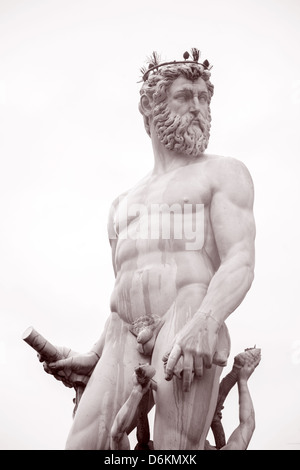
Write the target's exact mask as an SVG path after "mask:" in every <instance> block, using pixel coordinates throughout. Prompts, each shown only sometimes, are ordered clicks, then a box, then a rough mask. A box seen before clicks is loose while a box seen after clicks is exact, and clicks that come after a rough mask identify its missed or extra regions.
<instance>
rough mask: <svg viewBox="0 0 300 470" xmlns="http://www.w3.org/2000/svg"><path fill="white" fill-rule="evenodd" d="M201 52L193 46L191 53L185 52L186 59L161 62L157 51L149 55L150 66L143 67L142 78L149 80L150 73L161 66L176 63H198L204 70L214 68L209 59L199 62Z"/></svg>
mask: <svg viewBox="0 0 300 470" xmlns="http://www.w3.org/2000/svg"><path fill="white" fill-rule="evenodd" d="M200 55H201V52H200V51H199V49H196V48H195V47H193V48H192V49H191V53H189V52H188V51H185V52H184V53H183V58H184V60H179V61H177V60H173V61H171V62H160V57H159V55H158V54H157V52H153V53H152V56H150V57H148V59H147V62H148V67H146V66H145V67H142V68H141V72H142V75H143V77H142V79H143V81H144V82H145V81H147V80H148V78H149V74H151V73H153V72H156V71H157V70H158V69H159V68H160V67H163V66H166V65H176V64H198V65H201V66H202V67H203V70H210V69H211V68H212V65H210V63H209V62H208V60H207V59H206V60H204V61H203V63H199V59H200Z"/></svg>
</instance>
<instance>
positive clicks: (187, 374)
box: [182, 353, 194, 392]
mask: <svg viewBox="0 0 300 470" xmlns="http://www.w3.org/2000/svg"><path fill="white" fill-rule="evenodd" d="M193 365H194V361H193V356H192V355H191V354H189V353H186V354H185V355H184V359H183V375H182V378H183V384H182V386H183V391H184V392H189V391H190V388H191V383H192V380H193Z"/></svg>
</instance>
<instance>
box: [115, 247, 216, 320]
mask: <svg viewBox="0 0 300 470" xmlns="http://www.w3.org/2000/svg"><path fill="white" fill-rule="evenodd" d="M126 243H130V242H129V241H127V242H126ZM135 243H136V242H135ZM128 248H129V251H130V252H131V257H130V259H128V260H126V259H123V262H122V263H121V264H120V265H119V267H118V272H117V277H116V282H115V287H114V290H113V292H112V295H111V305H110V307H111V311H112V312H116V313H117V314H118V316H119V317H120V318H121V319H122V320H123V321H125V322H126V323H128V324H132V323H133V322H134V321H135V320H137V319H138V318H140V317H142V316H150V315H155V316H159V317H163V316H164V315H165V314H166V313H167V312H168V311H169V310H170V308H171V307H172V305H173V304H174V302H175V301H177V302H178V301H179V302H180V299H181V300H182V302H183V304H182V306H181V307H182V308H184V310H185V311H188V310H189V311H190V313H192V314H193V313H195V309H196V308H197V307H200V304H201V301H202V300H203V297H204V295H205V293H206V290H207V287H208V285H209V282H210V280H211V278H212V276H213V274H214V270H213V267H212V263H211V261H210V259H209V257H208V255H207V253H206V251H205V250H204V249H202V250H199V251H183V250H182V251H181V250H175V251H166V250H164V251H161V250H160V249H158V250H153V251H149V246H148V250H139V252H138V253H136V256H135V257H133V256H132V254H133V252H132V250H131V249H130V247H128ZM182 302H180V303H182Z"/></svg>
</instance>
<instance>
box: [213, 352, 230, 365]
mask: <svg viewBox="0 0 300 470" xmlns="http://www.w3.org/2000/svg"><path fill="white" fill-rule="evenodd" d="M227 358H228V351H227V349H221V350H217V351H216V352H215V354H214V358H213V363H214V364H216V365H217V366H221V367H225V366H226V365H227Z"/></svg>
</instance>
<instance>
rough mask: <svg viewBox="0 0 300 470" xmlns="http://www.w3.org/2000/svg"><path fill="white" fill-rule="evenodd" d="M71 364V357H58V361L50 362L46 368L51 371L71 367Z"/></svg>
mask: <svg viewBox="0 0 300 470" xmlns="http://www.w3.org/2000/svg"><path fill="white" fill-rule="evenodd" d="M72 364H73V357H68V358H67V359H60V360H59V361H56V362H50V363H49V364H47V365H48V368H49V369H50V371H52V372H54V371H55V372H58V371H60V370H63V369H71V368H72Z"/></svg>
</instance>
